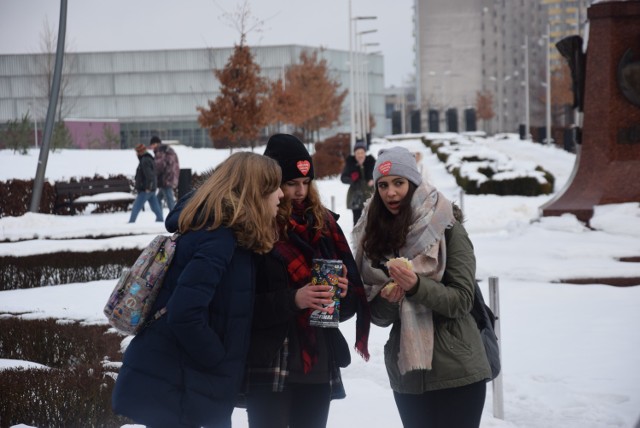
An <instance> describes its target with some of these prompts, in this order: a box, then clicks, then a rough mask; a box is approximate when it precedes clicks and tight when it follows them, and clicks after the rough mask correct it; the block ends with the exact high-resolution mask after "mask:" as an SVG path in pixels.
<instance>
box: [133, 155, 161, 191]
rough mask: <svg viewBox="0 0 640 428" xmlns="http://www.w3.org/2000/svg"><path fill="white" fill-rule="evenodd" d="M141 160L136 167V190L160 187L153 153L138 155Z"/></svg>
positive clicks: (151, 189) (153, 189) (152, 189)
mask: <svg viewBox="0 0 640 428" xmlns="http://www.w3.org/2000/svg"><path fill="white" fill-rule="evenodd" d="M138 159H139V160H140V162H139V163H138V168H137V169H136V183H135V186H136V190H137V191H138V192H146V191H147V190H148V191H150V192H153V191H155V190H156V189H157V188H158V181H157V179H156V170H155V161H154V160H153V156H151V153H145V154H143V155H142V156H138Z"/></svg>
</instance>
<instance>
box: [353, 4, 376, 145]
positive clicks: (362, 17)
mask: <svg viewBox="0 0 640 428" xmlns="http://www.w3.org/2000/svg"><path fill="white" fill-rule="evenodd" d="M370 19H377V17H376V16H356V17H353V16H352V14H351V0H349V85H350V88H349V103H350V105H351V108H350V110H351V111H350V122H351V124H350V125H351V138H350V145H351V151H353V147H354V146H355V144H356V108H355V102H356V99H355V93H354V92H355V85H356V82H355V79H356V76H355V66H354V54H353V35H354V29H355V27H356V22H357V21H359V20H370Z"/></svg>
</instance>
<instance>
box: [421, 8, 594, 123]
mask: <svg viewBox="0 0 640 428" xmlns="http://www.w3.org/2000/svg"><path fill="white" fill-rule="evenodd" d="M591 2H592V0H415V4H414V7H415V13H414V21H415V22H414V25H415V31H414V34H415V41H416V44H415V54H416V59H415V65H416V97H417V102H418V103H419V105H420V107H421V113H422V123H423V124H424V129H425V130H429V129H433V127H432V126H430V125H434V124H435V122H433V120H432V119H433V118H434V117H435V116H434V115H435V114H436V113H435V112H437V117H438V123H439V128H440V129H439V130H440V131H443V130H447V127H448V124H449V121H448V120H447V119H448V115H447V110H451V109H455V110H456V111H457V114H458V125H459V130H463V131H464V130H467V127H466V126H465V125H467V124H468V122H467V121H465V120H464V119H465V116H466V115H465V110H469V109H474V110H475V109H476V107H477V105H476V102H477V96H478V93H481V94H488V95H489V96H490V98H491V100H492V103H491V106H492V110H493V117H492V118H491V119H490V120H486V121H480V120H478V123H477V128H478V129H483V130H485V131H487V132H490V133H493V132H518V130H519V128H520V126H521V125H523V124H525V123H526V122H527V120H526V115H527V111H528V112H529V122H530V125H531V127H532V128H536V127H543V126H544V125H545V111H546V100H545V85H546V84H547V82H546V63H547V60H546V55H547V49H549V54H550V66H551V75H552V79H551V82H552V85H551V89H552V93H553V95H552V99H554V100H555V102H554V103H553V108H552V111H553V120H552V122H553V123H554V124H558V125H568V123H567V121H570V120H572V118H571V117H570V115H567V114H565V113H566V111H565V110H566V108H563V107H562V105H565V106H566V98H567V96H566V91H567V89H568V87H570V84H571V80H570V77H569V76H566V75H565V76H564V78H563V76H561V74H562V73H566V72H567V70H566V67H565V64H564V59H563V58H562V57H561V56H560V54H559V53H558V51H557V49H556V48H555V43H556V42H558V41H559V40H561V39H562V38H564V37H567V36H569V35H574V34H580V35H583V34H582V32H583V30H584V21H585V19H586V9H587V7H588V5H589V4H590V3H591ZM547 24H549V36H547V34H546V31H547ZM527 56H528V64H529V67H528V78H527V70H526V69H525V64H526V63H527V58H526V57H527ZM553 83H555V84H556V85H558V84H560V85H562V87H560V88H554V85H553ZM527 86H528V88H529V104H528V106H529V109H528V110H527V103H526V88H527ZM563 92H564V98H563V96H562V93H563ZM563 103H564V104H563Z"/></svg>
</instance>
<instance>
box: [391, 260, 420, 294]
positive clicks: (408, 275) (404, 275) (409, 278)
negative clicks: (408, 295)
mask: <svg viewBox="0 0 640 428" xmlns="http://www.w3.org/2000/svg"><path fill="white" fill-rule="evenodd" d="M389 276H390V277H391V279H393V281H394V282H395V283H396V284H398V288H401V289H402V290H403V291H404V292H407V291H409V290H411V289H412V288H413V287H415V285H416V284H417V283H418V275H416V273H415V272H414V271H412V270H411V269H409V268H408V267H405V266H400V265H391V266H389Z"/></svg>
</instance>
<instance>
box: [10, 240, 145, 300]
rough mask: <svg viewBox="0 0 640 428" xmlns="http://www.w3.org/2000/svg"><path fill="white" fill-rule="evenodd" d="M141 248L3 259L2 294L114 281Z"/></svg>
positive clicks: (134, 258)
mask: <svg viewBox="0 0 640 428" xmlns="http://www.w3.org/2000/svg"><path fill="white" fill-rule="evenodd" d="M141 251H142V250H141V249H139V248H132V249H119V250H104V251H93V252H90V253H82V252H68V251H67V252H61V253H50V254H35V255H32V256H21V257H13V256H3V257H0V291H1V290H17V289H24V288H35V287H41V286H44V285H58V284H69V283H74V282H89V281H98V280H102V279H115V278H118V277H119V276H120V273H121V272H122V269H123V268H128V267H130V266H131V265H132V264H133V263H134V262H135V261H136V259H137V258H138V256H139V255H140V252H141Z"/></svg>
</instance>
